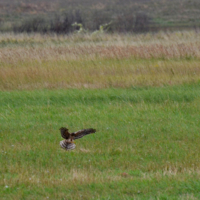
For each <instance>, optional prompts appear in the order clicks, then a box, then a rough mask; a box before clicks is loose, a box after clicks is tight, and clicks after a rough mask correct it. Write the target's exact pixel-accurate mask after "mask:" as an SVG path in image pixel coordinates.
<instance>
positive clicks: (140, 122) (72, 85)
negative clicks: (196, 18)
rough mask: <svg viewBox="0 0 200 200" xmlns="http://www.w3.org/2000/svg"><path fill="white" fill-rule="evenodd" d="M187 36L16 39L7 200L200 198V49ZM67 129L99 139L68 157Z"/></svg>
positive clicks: (5, 166)
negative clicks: (87, 130) (64, 137)
mask: <svg viewBox="0 0 200 200" xmlns="http://www.w3.org/2000/svg"><path fill="white" fill-rule="evenodd" d="M189 34H191V33H182V34H179V33H175V34H171V35H170V34H169V33H168V34H166V35H165V34H159V35H157V36H152V38H153V37H154V38H153V39H151V37H150V36H149V35H138V36H130V35H124V36H122V35H121V36H120V35H118V36H116V35H110V36H109V35H105V36H101V37H102V38H100V39H101V41H96V38H95V40H94V38H93V39H92V38H91V37H92V36H91V37H89V36H85V37H86V38H84V37H83V38H82V39H83V40H81V41H80V39H81V36H74V37H71V36H70V37H71V38H70V37H69V38H68V37H67V38H63V37H60V38H57V39H56V38H55V37H50V36H48V37H46V38H45V41H44V43H43V42H41V41H43V39H44V38H41V36H38V35H36V36H27V35H26V36H22V35H20V36H19V35H18V36H14V35H11V36H9V37H10V39H12V40H10V39H9V40H7V39H6V41H7V42H6V43H4V45H3V46H1V47H0V53H1V54H0V58H1V66H0V69H1V70H0V124H1V127H0V138H1V146H0V162H1V165H0V199H3V200H7V199H20V200H21V199H63V200H64V199H67V200H68V199H73V200H74V199H85V200H87V199H101V200H103V199H106V200H107V199H119V200H121V199H159V200H160V199H163V200H164V199H174V200H176V199H180V200H182V199H183V200H186V199H187V200H190V199H191V200H194V199H200V190H199V188H200V154H199V152H200V145H199V144H200V121H199V113H200V76H199V73H200V67H199V63H200V62H199V55H200V54H199V46H198V44H199V41H200V40H199V38H195V39H194V38H193V37H192V38H190V37H187V35H189ZM173 35H174V36H177V37H178V39H177V40H176V42H175V41H174V42H172V41H171V39H169V38H173V37H172V36H173ZM160 36H163V38H160ZM179 37H180V38H179ZM2 38H4V36H2V35H0V40H3V39H2ZM145 38H149V39H148V40H145ZM166 38H167V39H166ZM186 38H188V40H187V39H186ZM77 39H78V40H77ZM136 39H137V42H133V43H131V42H130V41H136ZM30 40H31V41H33V43H32V46H31V45H30V44H29V43H28V41H30ZM68 40H72V42H71V43H69V42H68ZM75 40H76V41H75ZM194 40H195V41H194ZM9 41H18V42H17V43H13V42H11V43H10V42H9ZM19 41H23V44H21V43H20V42H19ZM52 41H53V42H52ZM55 41H57V42H58V43H56V42H55ZM38 42H39V44H38ZM170 42H171V43H170ZM61 43H62V44H61ZM63 43H64V44H63ZM128 43H129V44H128ZM172 43H173V44H172ZM111 47H112V48H111ZM27 49H28V50H27ZM91 49H92V50H91ZM186 50H187V51H186ZM150 53H151V56H150V57H149V55H150ZM160 55H161V56H160ZM65 77H66V78H65ZM79 77H80V78H79ZM61 126H67V127H68V128H69V130H70V131H77V130H79V129H82V128H90V127H92V128H95V129H97V132H96V133H95V134H92V135H89V136H86V137H84V138H82V139H80V140H76V149H75V150H73V151H64V150H63V149H61V148H60V146H59V142H60V141H61V140H62V138H61V136H60V132H59V128H60V127H61Z"/></svg>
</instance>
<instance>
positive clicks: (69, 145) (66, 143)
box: [60, 127, 96, 150]
mask: <svg viewBox="0 0 200 200" xmlns="http://www.w3.org/2000/svg"><path fill="white" fill-rule="evenodd" d="M95 132H96V130H95V129H93V128H88V129H82V130H80V131H77V132H73V133H69V131H68V129H67V128H65V127H61V128H60V133H61V136H62V137H63V138H64V139H65V140H62V141H60V146H61V147H62V148H63V149H65V150H72V149H75V147H76V145H75V144H74V143H73V141H74V140H76V139H79V138H82V137H83V136H85V135H88V134H91V133H95Z"/></svg>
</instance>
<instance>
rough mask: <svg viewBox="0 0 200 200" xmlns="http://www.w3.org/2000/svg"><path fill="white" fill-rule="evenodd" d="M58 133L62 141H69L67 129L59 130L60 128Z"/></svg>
mask: <svg viewBox="0 0 200 200" xmlns="http://www.w3.org/2000/svg"><path fill="white" fill-rule="evenodd" d="M60 133H61V136H62V137H63V138H64V139H69V137H70V133H69V132H68V129H67V128H65V127H61V128H60Z"/></svg>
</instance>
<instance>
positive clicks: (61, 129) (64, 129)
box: [59, 127, 68, 131]
mask: <svg viewBox="0 0 200 200" xmlns="http://www.w3.org/2000/svg"><path fill="white" fill-rule="evenodd" d="M59 130H60V131H68V129H67V128H66V127H61V128H59Z"/></svg>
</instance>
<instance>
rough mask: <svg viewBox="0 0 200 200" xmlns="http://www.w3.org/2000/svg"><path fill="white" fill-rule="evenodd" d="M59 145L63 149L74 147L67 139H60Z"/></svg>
mask: <svg viewBox="0 0 200 200" xmlns="http://www.w3.org/2000/svg"><path fill="white" fill-rule="evenodd" d="M60 146H61V147H62V148H63V149H65V150H72V149H75V147H76V145H75V144H74V143H70V142H68V141H67V140H62V141H60Z"/></svg>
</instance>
